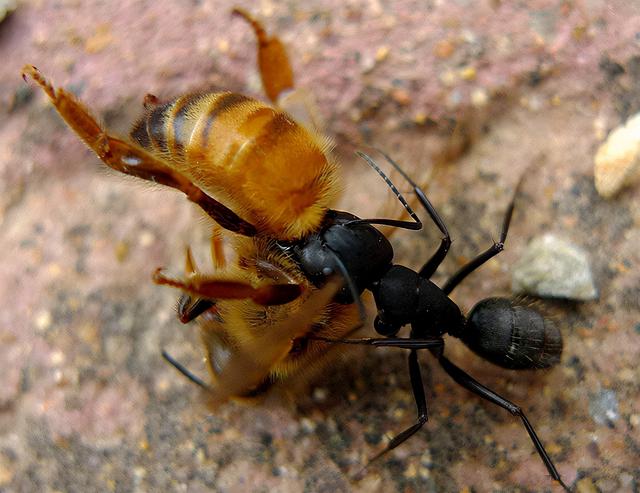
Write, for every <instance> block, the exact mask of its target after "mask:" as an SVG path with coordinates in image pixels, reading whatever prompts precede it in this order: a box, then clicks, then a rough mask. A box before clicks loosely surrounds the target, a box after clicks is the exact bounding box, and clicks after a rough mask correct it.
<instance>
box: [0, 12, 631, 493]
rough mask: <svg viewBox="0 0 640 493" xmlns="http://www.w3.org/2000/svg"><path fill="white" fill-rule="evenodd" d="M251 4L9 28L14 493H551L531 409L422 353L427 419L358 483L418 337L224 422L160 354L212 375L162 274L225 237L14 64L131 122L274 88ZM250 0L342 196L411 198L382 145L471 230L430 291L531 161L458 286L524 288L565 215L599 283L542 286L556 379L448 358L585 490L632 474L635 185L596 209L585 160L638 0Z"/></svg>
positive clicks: (469, 253)
mask: <svg viewBox="0 0 640 493" xmlns="http://www.w3.org/2000/svg"><path fill="white" fill-rule="evenodd" d="M238 3H240V2H238ZM238 3H231V2H227V1H215V2H212V1H207V0H203V1H200V2H189V3H187V2H168V1H165V2H148V1H145V2H135V3H129V2H121V1H114V2H99V1H96V0H88V1H85V2H77V1H75V0H68V1H46V0H39V1H36V0H25V1H23V2H20V4H19V6H18V8H17V9H16V11H15V12H13V13H12V14H11V15H9V16H8V17H7V18H6V19H4V20H3V21H2V23H1V24H0V59H2V60H3V64H2V67H1V68H0V113H2V119H1V120H0V136H1V137H0V173H1V176H2V181H1V185H0V186H1V187H2V193H1V194H0V222H1V224H2V234H1V235H0V250H1V251H2V252H3V253H4V257H3V261H2V262H1V263H0V269H1V272H0V276H2V281H3V282H2V283H0V290H1V298H0V299H2V300H3V306H2V310H1V311H0V321H1V324H0V340H1V341H2V343H1V344H0V358H1V361H2V367H3V376H2V382H3V383H2V386H1V387H0V490H1V491H7V492H9V491H11V492H13V491H16V492H18V491H21V492H22V491H25V492H26V491H70V492H72V491H73V492H76V491H77V492H80V491H194V492H195V491H229V492H234V491H281V492H287V491H292V492H294V491H309V492H324V491H332V492H337V491H340V492H342V491H402V492H410V491H443V492H448V491H477V492H483V491H560V488H559V487H558V486H557V485H555V484H553V482H552V481H551V480H550V479H549V478H548V476H547V473H546V470H545V469H544V467H543V465H542V463H541V461H540V460H539V458H538V456H537V455H536V454H535V451H534V449H533V446H532V445H531V442H530V441H529V439H528V437H527V435H526V433H525V431H524V429H523V428H522V426H521V425H520V423H519V422H518V421H516V419H515V418H513V417H511V416H510V415H509V414H508V413H507V412H505V411H503V410H501V409H498V408H496V407H495V406H492V405H490V404H488V403H485V402H483V401H480V400H479V399H478V398H476V397H474V396H472V395H470V394H469V393H468V392H466V391H465V390H464V389H462V388H460V387H458V386H456V385H455V384H454V383H453V382H452V381H451V380H450V379H449V378H448V377H447V376H446V374H444V372H443V371H442V370H441V369H440V368H439V367H438V366H437V365H436V364H435V362H434V360H433V359H432V358H430V356H429V355H428V354H424V355H422V356H421V362H422V364H423V372H424V374H425V381H426V385H427V398H428V402H429V410H430V416H429V422H428V423H427V425H426V426H425V429H424V431H421V432H420V433H419V434H418V435H417V436H416V437H414V438H412V439H411V440H410V441H409V442H407V443H406V444H404V445H403V446H401V447H399V448H398V449H397V450H395V451H393V452H392V453H390V454H389V455H388V456H386V457H384V458H383V459H381V460H380V461H379V462H378V463H375V464H373V465H372V466H371V467H370V468H369V469H368V470H367V471H366V474H365V475H364V478H363V479H362V480H361V481H356V480H355V479H354V478H353V476H354V474H355V473H356V472H357V471H358V470H359V468H360V467H361V466H362V465H363V464H364V463H366V461H367V458H368V457H371V456H372V455H374V454H375V453H376V451H378V450H380V448H381V447H382V446H383V444H384V443H385V441H386V440H387V439H388V438H389V436H391V435H392V434H393V433H397V432H398V431H400V430H401V429H403V428H404V427H407V426H408V425H409V424H411V423H412V422H413V419H414V412H415V408H414V403H413V399H412V396H411V393H410V389H409V383H408V377H407V372H406V358H405V355H404V354H403V353H402V352H401V351H392V350H377V351H372V350H354V351H344V352H342V353H341V355H340V358H341V359H340V360H339V362H338V363H336V364H335V365H332V366H331V367H330V368H327V369H326V370H325V371H324V372H323V373H321V374H320V375H319V377H318V379H317V380H316V381H315V382H314V383H313V385H311V387H310V388H309V389H307V390H305V391H303V392H301V393H297V394H296V395H295V398H294V399H285V398H284V397H283V396H282V395H279V394H277V395H274V396H271V397H270V398H268V399H267V400H266V402H264V403H263V404H262V405H260V406H242V405H239V404H228V405H226V406H223V407H222V408H221V409H219V410H218V411H217V412H216V413H211V412H210V411H209V410H208V408H207V406H206V405H205V402H204V400H203V399H202V398H201V396H200V395H199V393H198V391H197V389H196V388H194V386H192V385H190V384H189V383H188V382H186V381H185V380H184V379H183V378H181V377H180V376H179V375H178V374H176V372H175V371H174V370H173V369H172V368H171V367H169V366H168V365H166V364H165V363H163V361H162V359H161V357H160V349H161V348H167V349H168V350H170V351H171V353H172V354H174V356H176V357H178V358H179V359H180V360H182V361H184V362H186V363H188V364H189V365H190V366H192V367H193V368H194V369H195V370H196V371H199V370H202V369H203V367H202V364H201V356H202V352H201V348H200V347H199V344H198V340H197V337H196V334H195V328H193V327H191V326H187V327H184V326H182V325H181V324H180V323H179V322H178V321H177V320H176V319H175V313H174V303H175V298H176V295H177V293H175V292H174V291H173V290H171V289H169V288H164V287H159V286H156V285H153V284H152V283H151V282H150V276H151V273H152V272H153V270H154V269H155V267H157V266H167V267H169V268H171V269H173V270H174V271H178V270H179V269H180V268H181V265H182V255H183V248H184V245H185V244H188V243H189V244H194V245H202V244H203V242H204V240H205V239H206V237H207V234H208V232H207V228H206V226H205V225H204V223H203V222H202V221H201V220H200V219H199V216H198V214H197V213H196V212H195V211H194V209H193V208H192V206H190V205H189V204H188V203H186V200H185V199H184V198H183V197H182V196H180V195H179V194H177V193H173V192H171V191H165V190H161V189H158V188H153V187H149V186H144V185H140V184H138V183H137V182H135V181H134V180H127V179H124V178H122V177H120V176H116V174H115V173H109V172H105V170H104V168H103V167H102V166H101V165H100V164H99V162H98V160H97V158H95V157H94V156H92V155H91V154H90V153H89V151H87V150H86V149H85V148H84V147H83V146H82V144H81V143H80V142H79V141H78V140H77V138H76V137H75V136H74V135H73V134H72V132H71V131H69V129H68V128H66V126H65V125H64V124H63V123H62V122H61V120H60V119H59V118H58V116H57V115H56V114H55V112H54V111H53V110H51V108H50V106H49V105H48V102H47V101H46V100H45V98H44V97H43V95H42V94H41V93H40V92H39V91H38V90H37V89H36V88H34V87H33V84H31V85H27V84H25V83H24V82H23V81H22V80H21V79H20V76H19V74H20V69H21V67H22V66H23V65H24V64H25V63H32V64H34V65H36V66H37V67H38V68H40V69H41V70H42V71H43V72H44V73H45V74H47V75H48V76H50V77H52V79H53V80H54V82H55V83H56V84H60V85H64V86H65V87H67V88H69V89H71V90H73V91H74V92H76V93H77V94H78V95H79V96H80V97H81V98H82V99H83V100H84V101H86V102H87V103H88V104H89V105H90V106H91V108H92V109H93V111H94V112H95V114H97V115H99V116H100V117H101V118H102V120H104V122H105V123H106V124H107V125H108V126H109V128H111V129H114V130H115V131H117V132H120V133H125V132H126V131H127V128H128V126H129V125H130V124H131V123H132V122H133V121H134V120H135V119H136V118H137V117H138V116H139V115H140V114H141V112H142V99H143V97H144V95H145V94H147V93H153V94H155V95H157V96H158V97H159V98H160V99H168V98H170V97H172V96H175V95H178V94H182V93H185V92H189V91H197V90H204V89H208V88H211V87H214V88H226V89H230V90H234V91H238V92H243V93H248V94H251V95H254V96H258V97H260V96H261V92H260V86H259V79H258V77H257V72H256V68H255V53H254V47H253V43H254V41H253V37H252V33H251V32H250V30H249V29H248V27H247V26H246V25H245V24H244V23H242V22H241V21H240V20H237V19H234V20H232V19H231V18H230V16H229V10H230V9H231V8H232V7H233V6H235V5H237V4H238ZM245 7H247V8H249V9H250V10H251V11H252V12H254V13H255V14H256V15H257V16H259V17H260V18H262V19H263V20H264V21H265V24H266V25H267V26H268V27H269V29H270V30H271V31H274V32H277V33H278V34H279V35H280V36H281V37H282V39H283V40H284V41H285V43H286V44H287V45H288V46H289V48H290V53H291V56H292V59H293V61H294V68H295V71H296V74H297V84H298V85H299V86H302V87H307V88H309V89H310V90H312V91H313V93H314V95H315V96H316V98H317V100H318V102H319V104H318V106H319V108H320V113H321V116H322V117H323V118H324V120H325V121H326V128H327V133H328V134H330V135H331V136H332V137H333V138H334V139H335V142H336V152H337V154H338V155H339V156H340V158H341V162H342V165H343V167H344V180H343V185H344V199H343V202H342V207H344V208H345V209H347V210H349V211H352V212H354V213H356V214H358V215H360V216H367V215H371V214H374V213H375V211H376V210H378V209H379V208H380V207H381V206H382V205H388V203H389V202H390V201H393V198H392V196H390V192H389V191H388V190H387V189H386V188H385V186H384V184H383V183H382V182H381V181H380V180H379V179H378V178H377V176H375V174H374V173H373V172H372V171H371V170H370V169H369V168H367V167H366V166H365V165H364V164H363V163H362V162H361V161H360V160H358V159H357V158H356V157H355V156H354V155H353V150H354V149H366V147H365V145H367V144H371V145H375V146H378V147H380V148H383V149H385V150H386V151H388V152H389V153H390V154H392V155H393V157H394V158H395V159H396V160H398V161H399V162H400V163H402V164H403V165H404V166H405V167H406V168H407V169H408V171H409V172H410V173H411V174H412V176H415V177H417V179H419V180H420V181H421V182H422V183H424V184H425V189H426V190H427V193H428V195H429V197H430V198H431V200H432V202H433V203H434V204H435V205H436V207H437V208H438V210H439V211H440V212H441V213H442V215H443V217H444V218H445V221H446V223H447V225H448V226H449V229H450V231H451V234H452V237H453V238H454V244H453V247H452V251H451V254H450V256H449V258H448V259H447V261H446V262H445V264H444V265H443V266H442V268H441V269H440V270H439V272H438V273H437V274H436V276H435V277H434V280H435V281H436V282H442V281H443V280H444V279H446V277H447V275H450V274H451V273H452V272H453V271H455V270H456V268H457V267H458V266H459V265H461V264H462V263H464V262H465V260H467V259H469V258H471V257H473V256H474V255H475V254H476V253H477V252H479V251H481V250H482V249H484V248H486V246H488V245H489V244H490V242H491V239H492V238H495V237H497V235H498V231H499V225H500V223H501V218H502V214H503V211H504V210H505V208H506V206H507V204H508V202H509V200H510V197H511V194H512V191H513V189H514V186H515V184H516V182H517V180H518V178H519V177H520V176H521V175H522V173H524V172H525V170H526V180H525V184H524V187H523V192H522V194H521V196H520V197H519V199H518V203H517V206H516V214H515V217H514V221H513V227H512V229H511V231H510V236H509V238H508V241H507V248H506V250H505V252H504V253H503V254H501V255H500V256H499V257H498V258H496V259H494V260H493V261H491V262H490V263H489V264H487V265H486V266H485V267H483V268H482V269H481V270H479V271H478V272H477V273H475V274H474V275H472V276H471V277H470V278H469V279H468V280H467V281H465V283H464V284H463V285H462V286H461V287H460V288H459V289H457V290H456V291H455V292H454V293H453V298H454V300H455V301H456V302H457V303H459V304H460V306H461V307H463V309H465V310H469V309H470V308H471V307H472V306H473V304H474V303H475V302H476V301H478V300H479V299H481V298H484V297H487V296H491V295H505V296H508V295H509V294H510V292H509V287H510V274H509V273H510V268H511V266H512V265H513V264H514V263H515V261H516V260H517V259H518V257H519V255H520V254H521V253H522V251H523V250H524V248H525V246H526V244H527V243H528V242H529V241H530V240H531V239H533V238H534V237H536V236H538V235H540V234H543V233H547V232H552V233H555V234H557V235H559V236H562V237H563V238H566V239H568V240H570V241H571V242H573V243H574V244H576V245H578V246H580V247H582V248H584V249H585V250H587V252H588V253H589V257H590V262H591V266H592V269H593V273H594V276H595V280H596V284H597V288H598V291H599V299H598V300H596V301H591V302H583V303H577V302H570V301H558V300H556V301H551V300H543V301H541V302H540V306H541V307H543V308H544V309H545V310H546V311H548V312H550V313H551V314H552V315H553V317H554V318H555V320H556V321H557V323H558V324H559V326H560V328H561V330H562V333H563V336H564V344H565V349H564V354H563V358H562V362H561V364H560V365H559V366H558V367H556V368H555V369H553V370H550V371H546V372H514V371H507V370H502V369H500V368H497V367H494V366H492V365H491V364H490V363H487V362H484V361H482V360H481V359H480V358H478V357H476V356H475V355H473V354H472V353H471V352H470V351H469V350H467V349H466V348H464V347H463V346H462V344H461V343H459V342H458V341H455V340H449V341H448V344H447V354H449V355H450V357H451V359H452V360H454V361H456V362H457V363H459V364H460V366H462V367H463V368H465V369H466V370H467V371H469V372H470V373H471V374H472V375H473V376H474V377H475V378H476V379H478V380H479V381H481V382H483V383H485V384H486V385H488V386H490V387H492V388H493V389H494V390H496V391H497V392H499V393H501V394H503V395H504V396H505V397H508V398H509V399H511V400H513V401H514V402H516V403H518V404H519V405H521V406H522V408H523V409H524V410H525V412H526V413H527V415H528V417H529V419H530V420H531V421H532V423H533V424H534V425H535V426H536V429H537V431H538V433H539V435H540V437H541V438H542V440H543V442H544V443H545V445H546V447H547V450H548V451H549V453H550V455H551V456H552V457H553V460H554V461H555V464H556V465H557V467H558V469H559V471H560V473H561V474H562V476H563V477H564V479H565V481H566V482H567V483H569V484H570V485H572V488H575V489H577V490H578V491H581V492H591V491H602V492H624V491H627V492H631V491H638V488H640V469H639V468H638V461H637V457H638V456H639V455H640V440H639V439H638V436H639V430H640V399H639V397H638V396H639V395H640V393H639V390H640V388H639V386H640V383H639V382H640V371H639V370H638V365H637V360H638V354H639V348H640V302H639V300H640V288H639V287H638V286H640V284H639V280H640V279H639V278H640V269H639V268H638V266H639V262H640V254H639V253H638V252H639V250H638V244H640V208H639V207H638V197H639V191H640V188H639V186H638V185H636V186H635V187H633V186H632V187H630V188H628V189H627V190H625V191H623V192H622V193H621V194H620V195H618V196H617V197H615V198H613V199H611V200H607V201H605V200H604V199H602V198H600V197H599V196H598V195H597V193H596V191H595V188H594V185H593V173H592V167H593V156H594V154H595V151H596V149H597V147H598V145H599V144H600V143H601V142H602V140H603V139H604V137H605V136H606V134H607V132H608V131H609V130H610V129H612V128H614V127H615V126H617V125H619V124H620V123H622V122H624V121H625V120H626V119H627V118H628V117H629V116H630V115H632V114H634V113H636V112H637V111H638V110H640V68H639V67H640V58H638V56H637V53H638V50H639V49H640V6H638V4H637V3H635V2H630V1H623V0H617V1H608V2H605V1H600V0H584V1H573V2H570V1H543V0H536V1H532V2H525V3H522V2H502V1H499V0H495V1H489V0H487V1H482V2H466V1H462V0H460V1H455V2H438V1H434V2H418V1H407V2H393V3H392V2H388V3H387V2H382V1H373V0H372V1H359V2H358V1H353V2H346V3H344V2H335V1H331V0H325V1H317V2H309V3H304V4H302V3H300V4H297V3H295V2H287V3H275V2H273V3H272V2H270V1H268V0H265V1H262V2H259V6H250V5H249V4H248V3H247V5H245ZM455 122H457V125H456V124H455ZM394 180H395V178H394ZM400 188H401V190H403V191H409V189H408V187H406V186H402V185H401V186H400ZM392 240H393V242H394V246H395V248H396V261H397V262H398V263H402V264H405V265H408V266H410V267H413V268H417V267H419V266H420V265H421V263H422V262H424V260H425V259H426V258H428V256H429V254H430V252H431V251H433V250H434V249H435V248H436V246H437V244H438V240H439V235H438V232H437V230H436V229H435V227H434V226H432V225H431V224H426V227H425V230H424V232H420V233H410V232H399V233H397V234H395V235H394V236H393V237H392ZM196 254H197V255H198V256H199V258H200V259H201V262H204V259H205V258H206V250H205V249H204V248H201V249H199V250H197V251H196Z"/></svg>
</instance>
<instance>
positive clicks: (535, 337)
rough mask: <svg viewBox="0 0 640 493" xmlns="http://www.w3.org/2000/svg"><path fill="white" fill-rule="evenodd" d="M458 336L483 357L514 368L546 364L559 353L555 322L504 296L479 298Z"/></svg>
mask: <svg viewBox="0 0 640 493" xmlns="http://www.w3.org/2000/svg"><path fill="white" fill-rule="evenodd" d="M460 338H461V339H462V341H463V342H464V343H465V344H466V345H467V346H469V348H470V349H471V350H473V351H474V352H476V353H477V354H479V355H480V356H482V357H484V358H485V359H487V360H489V361H491V362H492V363H494V364H496V365H499V366H502V367H504V368H510V369H514V370H515V369H535V368H549V367H551V366H553V365H555V364H557V363H558V362H559V361H560V355H561V354H562V336H561V334H560V331H559V330H558V328H557V327H556V325H555V324H554V323H553V322H551V321H550V320H549V319H546V318H544V317H543V316H542V315H541V314H540V313H539V312H538V311H536V310H534V309H533V308H531V307H528V306H522V305H519V304H518V303H515V302H514V301H512V300H509V299H506V298H488V299H485V300H482V301H480V302H479V303H478V304H477V305H476V306H475V307H474V308H473V310H471V313H470V314H469V317H468V320H467V325H466V327H465V330H464V331H463V332H462V333H461V334H460Z"/></svg>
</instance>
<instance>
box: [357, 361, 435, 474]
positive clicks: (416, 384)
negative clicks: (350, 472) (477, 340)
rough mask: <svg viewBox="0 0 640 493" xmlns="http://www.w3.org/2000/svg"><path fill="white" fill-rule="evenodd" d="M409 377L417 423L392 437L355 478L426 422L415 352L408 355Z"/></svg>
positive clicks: (425, 406) (424, 404) (424, 400)
mask: <svg viewBox="0 0 640 493" xmlns="http://www.w3.org/2000/svg"><path fill="white" fill-rule="evenodd" d="M409 376H410V377H411V389H412V391H413V398H414V399H415V401H416V407H417V408H418V419H417V421H416V422H415V423H414V424H413V425H411V426H410V427H409V428H407V429H406V430H404V431H403V432H401V433H398V434H397V435H396V436H395V437H393V438H392V439H391V441H390V442H389V443H388V444H387V446H386V447H385V448H384V449H383V450H381V451H380V452H378V453H377V454H376V455H375V456H373V457H372V458H371V459H370V460H369V462H368V464H367V465H366V466H364V468H363V469H362V470H361V471H360V472H359V473H358V474H357V475H356V476H360V475H361V474H362V472H363V471H364V470H365V469H366V468H367V467H369V466H370V465H371V463H372V462H374V461H376V460H378V459H379V458H380V457H382V456H383V455H385V454H386V453H387V452H389V451H391V450H393V449H394V448H396V447H397V446H399V445H401V444H402V443H404V442H406V441H407V440H408V439H409V438H411V437H412V436H413V435H414V434H415V433H416V432H417V431H418V430H419V429H420V428H422V427H423V426H424V424H425V423H426V422H427V419H428V416H427V399H426V397H425V394H424V386H423V384H422V375H421V374H420V365H419V364H418V353H417V352H416V351H415V350H412V351H411V352H410V353H409Z"/></svg>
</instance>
